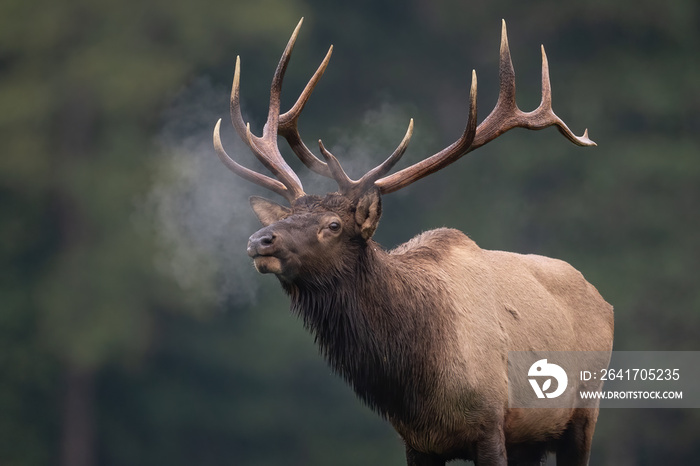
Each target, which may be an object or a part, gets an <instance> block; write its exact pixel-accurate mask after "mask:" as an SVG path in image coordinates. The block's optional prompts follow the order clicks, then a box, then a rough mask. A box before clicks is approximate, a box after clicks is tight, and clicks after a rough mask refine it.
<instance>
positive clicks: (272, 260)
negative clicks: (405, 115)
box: [253, 254, 282, 275]
mask: <svg viewBox="0 0 700 466" xmlns="http://www.w3.org/2000/svg"><path fill="white" fill-rule="evenodd" d="M253 265H254V266H255V270H257V271H258V272H259V273H274V274H275V275H280V274H281V273H282V261H281V260H280V259H279V258H277V257H275V256H264V255H260V254H256V255H254V256H253Z"/></svg>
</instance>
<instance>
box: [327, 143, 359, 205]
mask: <svg viewBox="0 0 700 466" xmlns="http://www.w3.org/2000/svg"><path fill="white" fill-rule="evenodd" d="M318 146H319V148H320V149H321V154H323V158H325V159H326V166H327V167H328V171H329V172H330V174H331V178H333V179H334V180H335V182H336V183H338V189H339V190H340V192H341V193H348V192H350V191H352V190H353V188H354V187H355V186H357V185H358V182H357V181H354V180H351V179H350V177H349V176H348V175H347V173H345V170H343V167H342V166H341V165H340V162H339V161H338V159H337V158H336V157H335V156H334V155H333V154H331V153H330V152H329V151H328V149H326V146H324V145H323V141H321V140H320V139H319V140H318Z"/></svg>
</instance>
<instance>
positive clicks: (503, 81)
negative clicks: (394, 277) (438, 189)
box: [214, 18, 596, 203]
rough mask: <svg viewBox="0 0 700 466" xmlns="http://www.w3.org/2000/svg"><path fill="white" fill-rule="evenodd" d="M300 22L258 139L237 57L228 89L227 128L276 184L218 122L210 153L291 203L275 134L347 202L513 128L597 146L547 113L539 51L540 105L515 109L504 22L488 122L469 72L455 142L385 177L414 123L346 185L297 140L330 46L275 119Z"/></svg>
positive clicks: (392, 187) (292, 191)
mask: <svg viewBox="0 0 700 466" xmlns="http://www.w3.org/2000/svg"><path fill="white" fill-rule="evenodd" d="M303 21H304V18H302V19H301V21H299V24H297V27H296V28H295V29H294V32H293V33H292V37H291V38H290V39H289V42H288V43H287V47H286V48H285V50H284V53H283V54H282V58H281V59H280V62H279V64H278V65H277V69H276V70H275V75H274V78H273V80H272V86H271V90H270V107H269V111H268V115H267V122H266V123H265V126H264V128H263V135H262V137H258V136H255V135H253V134H252V133H251V131H250V124H248V125H246V124H245V123H244V121H243V117H242V115H241V108H240V97H239V92H240V57H239V58H237V59H236V70H235V73H234V78H233V88H232V90H231V122H232V124H233V126H234V128H235V129H236V132H238V134H239V136H240V137H241V138H242V139H243V140H244V141H245V142H246V143H247V144H248V146H249V147H250V148H251V149H252V150H253V153H254V154H255V156H256V157H257V158H258V159H259V160H260V161H261V162H262V163H263V165H265V166H266V167H267V168H268V169H269V170H270V171H271V172H272V173H273V174H274V175H275V177H276V178H277V179H276V180H275V179H272V178H270V177H268V176H265V175H262V174H260V173H257V172H255V171H253V170H250V169H248V168H245V167H243V166H241V165H239V164H238V163H237V162H235V161H234V160H233V159H231V158H230V157H229V156H228V154H227V153H226V151H225V150H224V148H223V146H222V144H221V137H220V135H219V130H220V125H221V120H219V121H218V122H217V123H216V126H215V127H214V147H215V149H216V152H217V154H218V156H219V158H220V159H221V161H222V162H223V163H224V164H225V165H226V166H227V167H228V168H229V169H231V171H233V172H234V173H236V174H237V175H239V176H241V177H243V178H245V179H247V180H248V181H251V182H253V183H255V184H258V185H260V186H263V187H265V188H267V189H270V190H271V191H274V192H276V193H277V194H280V195H281V196H283V197H285V198H286V199H287V200H288V201H289V202H290V203H292V202H293V201H294V200H296V199H298V198H299V197H302V196H304V195H305V193H304V190H303V188H302V186H301V181H299V178H298V177H297V175H296V174H295V173H294V171H293V170H292V169H291V168H290V167H289V165H287V163H286V162H285V161H284V159H283V158H282V155H281V154H280V151H279V148H278V146H277V135H278V134H279V135H281V136H283V137H284V138H285V139H286V140H287V142H288V143H289V145H290V146H291V148H292V150H293V151H294V153H295V154H296V155H297V156H298V157H299V159H300V160H301V161H302V162H303V163H304V165H306V166H307V167H308V168H310V169H311V170H312V171H314V172H316V173H318V174H320V175H323V176H326V177H329V178H333V179H335V180H336V182H337V183H338V187H339V190H340V192H341V193H343V194H346V195H349V196H351V197H357V196H358V195H359V194H361V193H362V192H363V191H365V190H367V189H369V188H371V187H372V186H376V187H377V188H378V189H379V191H380V192H381V193H382V194H387V193H391V192H394V191H397V190H399V189H401V188H404V187H406V186H408V185H409V184H411V183H413V182H415V181H417V180H419V179H421V178H423V177H425V176H428V175H430V174H431V173H434V172H436V171H438V170H440V169H442V168H444V167H446V166H447V165H449V164H451V163H453V162H455V161H456V160H458V159H459V158H460V157H462V156H463V155H465V154H467V153H468V152H471V151H473V150H474V149H477V148H479V147H481V146H483V145H484V144H486V143H488V142H490V141H492V140H494V139H496V138H497V137H498V136H500V135H501V134H503V133H505V132H506V131H508V130H510V129H512V128H517V127H521V128H526V129H533V130H537V129H543V128H546V127H548V126H556V127H557V129H558V130H559V132H561V133H562V134H563V135H564V136H565V137H566V138H567V139H569V140H570V141H571V142H573V143H574V144H577V145H579V146H595V145H596V144H595V142H593V141H591V140H590V139H589V138H588V130H586V131H584V133H583V136H576V135H574V134H573V133H572V132H571V130H570V129H569V128H568V127H567V126H566V124H565V123H564V122H563V121H562V120H561V119H560V118H559V117H558V116H556V115H555V114H554V112H553V111H552V89H551V86H550V82H549V65H548V63H547V55H546V54H545V52H544V46H542V101H541V102H540V105H539V106H538V107H537V108H536V109H535V110H533V111H532V112H523V111H522V110H520V109H519V108H518V105H517V104H516V102H515V71H514V70H513V63H512V61H511V58H510V50H509V48H508V35H507V31H506V22H505V20H504V21H503V24H502V28H501V51H500V64H499V81H500V90H499V94H498V101H497V103H496V107H495V108H494V109H493V110H492V111H491V113H490V114H489V116H487V117H486V119H485V120H484V121H483V122H482V123H481V124H480V125H479V126H478V127H477V125H476V119H477V105H476V72H475V71H472V83H471V89H470V92H469V116H468V118H467V124H466V127H465V129H464V132H463V133H462V136H461V137H460V138H459V139H458V140H457V141H455V142H454V143H452V144H451V145H449V146H447V147H446V148H444V149H443V150H441V151H440V152H438V153H436V154H434V155H432V156H430V157H428V158H426V159H424V160H421V161H420V162H418V163H415V164H413V165H411V166H410V167H407V168H404V169H403V170H400V171H398V172H396V173H394V174H392V175H388V176H384V175H386V174H387V173H388V172H389V171H390V170H391V169H392V168H393V167H394V165H395V164H396V163H397V162H398V161H399V159H400V158H401V156H402V155H403V153H404V152H405V151H406V147H407V146H408V142H409V140H410V139H411V135H412V134H413V120H411V121H410V122H409V125H408V130H407V131H406V135H405V136H404V138H403V140H402V141H401V143H400V144H399V146H398V147H397V148H396V150H395V151H394V153H393V154H391V156H389V158H388V159H386V160H385V161H384V162H382V163H381V164H380V165H378V166H377V167H375V168H373V169H372V170H370V171H369V172H367V173H366V174H365V175H364V176H362V177H361V178H360V179H359V180H351V179H350V178H349V177H348V176H347V174H346V173H345V171H344V170H343V168H342V167H341V165H340V162H338V159H337V158H335V156H333V154H331V153H330V152H329V151H328V150H327V149H326V148H325V147H324V145H323V143H322V142H321V141H320V140H319V146H320V149H321V153H322V154H323V157H324V158H325V159H326V163H324V162H322V161H321V160H319V159H318V158H317V157H316V156H315V155H314V154H313V153H312V152H311V151H310V150H309V149H308V148H307V147H306V145H305V144H304V142H303V141H302V140H301V136H300V135H299V130H298V126H297V125H298V120H299V115H300V114H301V111H302V110H303V109H304V106H305V105H306V102H307V101H308V99H309V97H310V96H311V92H312V91H313V89H314V87H315V86H316V84H317V83H318V81H319V79H321V76H322V75H323V73H324V71H325V70H326V67H327V66H328V62H329V60H330V57H331V54H332V52H333V47H332V46H331V47H330V49H329V50H328V53H327V54H326V57H325V58H324V59H323V62H322V63H321V65H320V66H319V67H318V69H317V70H316V72H315V73H314V75H313V76H312V77H311V79H310V80H309V82H308V83H307V85H306V87H305V88H304V90H303V92H302V93H301V95H300V96H299V98H298V99H297V101H296V103H295V104H294V105H293V106H292V108H291V109H290V110H289V111H288V112H286V113H284V114H282V115H280V93H281V90H282V79H283V78H284V72H285V70H286V68H287V64H288V63H289V59H290V57H291V53H292V49H293V48H294V42H295V41H296V38H297V35H298V33H299V29H300V28H301V25H302V22H303Z"/></svg>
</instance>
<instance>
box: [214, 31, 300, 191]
mask: <svg viewBox="0 0 700 466" xmlns="http://www.w3.org/2000/svg"><path fill="white" fill-rule="evenodd" d="M303 21H304V18H302V19H301V20H300V21H299V23H298V24H297V26H296V28H295V29H294V32H293V33H292V36H291V37H290V39H289V42H288V43H287V46H286V48H285V50H284V52H283V53H282V57H281V58H280V61H279V64H278V65H277V68H276V69H275V74H274V77H273V79H272V85H271V87H270V105H269V110H268V114H267V122H266V123H265V126H264V128H263V134H262V137H258V136H255V135H254V134H252V133H251V131H250V124H246V123H245V122H244V121H243V116H242V114H241V107H240V57H237V58H236V70H235V72H234V77H233V86H232V88H231V101H230V111H231V123H232V124H233V126H234V128H235V129H236V132H237V133H238V135H239V136H240V137H241V139H243V140H244V141H245V142H246V143H247V144H248V146H249V147H250V148H251V149H252V151H253V154H254V155H255V156H256V157H257V158H258V160H260V162H262V164H263V165H265V167H267V169H268V170H270V171H271V172H272V174H274V175H275V177H276V178H277V179H278V180H279V183H280V184H281V185H282V186H284V188H285V189H284V191H281V189H280V187H279V186H278V185H277V184H276V183H277V182H275V180H272V179H271V178H269V177H266V176H264V175H260V174H258V173H255V172H252V171H251V170H248V169H245V168H244V167H242V166H241V165H239V164H238V163H236V162H234V161H233V160H232V159H231V158H230V157H229V156H228V155H227V154H226V153H225V151H223V146H221V140H220V138H219V137H218V131H219V126H218V125H217V127H216V128H215V135H214V138H215V146H216V145H217V143H216V139H217V138H218V140H219V142H218V146H219V147H217V154H218V155H219V158H221V160H222V161H223V162H224V164H226V166H227V167H229V169H231V170H232V171H233V172H234V173H236V174H238V175H240V176H242V177H243V178H245V179H247V180H249V181H252V182H254V183H256V184H259V185H261V186H264V187H266V188H268V189H271V190H272V191H274V192H276V193H278V194H281V195H283V196H284V197H285V198H286V199H287V200H289V201H290V203H291V202H292V201H293V200H294V199H297V198H299V197H302V196H304V195H305V193H304V189H303V188H302V184H301V181H300V180H299V177H298V176H297V175H296V173H294V171H293V170H292V169H291V167H290V166H289V165H287V162H285V161H284V159H283V158H282V154H281V153H280V151H279V147H278V146H277V129H278V124H279V118H280V114H279V113H280V94H281V92H282V81H283V79H284V73H285V71H286V69H287V64H288V63H289V59H290V58H291V53H292V50H293V48H294V43H295V42H296V38H297V36H298V34H299V30H300V29H301V25H302V23H303ZM307 98H308V97H307ZM219 149H221V150H219ZM223 155H226V156H225V157H223ZM251 173H255V175H257V176H255V175H252V174H251ZM263 180H264V181H263ZM271 181H272V182H274V183H270V182H271Z"/></svg>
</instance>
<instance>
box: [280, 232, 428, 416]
mask: <svg viewBox="0 0 700 466" xmlns="http://www.w3.org/2000/svg"><path fill="white" fill-rule="evenodd" d="M353 249H356V250H355V251H348V252H349V254H348V257H352V258H353V260H352V261H350V262H348V261H341V263H343V264H352V265H351V266H347V267H346V268H343V269H339V270H334V271H333V272H331V273H324V274H315V275H316V276H313V277H312V278H308V277H307V278H305V279H300V280H297V281H295V282H294V283H286V284H285V283H283V286H284V288H285V290H286V291H287V293H289V295H290V296H291V299H292V304H291V307H292V311H294V312H295V313H298V314H299V315H300V316H301V317H302V319H303V321H304V324H305V326H306V327H307V328H308V329H309V330H310V331H311V332H312V333H313V334H314V336H315V339H316V342H317V344H318V345H319V347H320V349H321V352H322V353H323V355H324V356H325V358H326V359H327V360H328V362H329V363H330V365H331V367H332V368H333V369H334V370H335V371H336V372H337V373H339V374H340V375H342V376H343V377H344V378H345V379H346V380H347V381H348V382H349V383H350V384H351V385H352V387H353V388H354V390H355V392H356V393H357V395H358V396H359V397H360V398H361V399H362V400H363V401H364V402H365V403H367V404H368V405H369V406H370V407H371V408H372V409H374V410H375V411H377V412H379V413H380V414H381V415H382V416H384V417H389V418H390V419H395V420H398V421H406V420H408V419H415V416H416V415H417V414H418V411H419V409H420V406H421V400H425V399H428V398H429V397H430V396H431V394H432V393H433V390H434V384H435V383H436V382H437V380H438V377H437V376H436V374H433V373H431V371H433V372H434V371H435V364H434V362H433V363H432V364H431V363H430V358H431V355H432V354H433V353H434V351H435V349H434V345H433V342H434V341H435V336H436V335H435V334H436V331H437V329H436V322H435V320H436V319H435V317H436V316H435V315H434V313H433V311H434V307H433V306H432V305H431V304H435V305H437V302H435V303H426V301H425V299H426V296H431V293H432V296H435V295H438V298H436V300H437V299H440V298H439V295H440V294H441V293H439V292H437V293H436V291H435V289H432V290H431V292H428V291H427V288H428V287H430V286H431V285H430V283H429V282H431V280H429V279H427V277H425V276H424V277H423V281H422V282H420V283H419V282H417V281H415V280H411V277H412V276H414V275H413V273H412V271H411V264H410V263H406V261H405V260H399V259H397V258H396V257H394V256H393V255H391V254H389V253H387V252H385V251H383V250H382V249H381V248H380V247H379V246H378V245H377V244H376V243H374V242H373V241H369V242H368V243H364V242H362V243H361V244H355V245H354V248H353ZM404 255H405V254H404ZM404 259H405V258H404ZM311 275H313V274H311Z"/></svg>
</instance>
